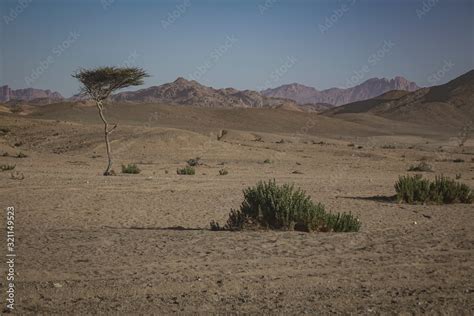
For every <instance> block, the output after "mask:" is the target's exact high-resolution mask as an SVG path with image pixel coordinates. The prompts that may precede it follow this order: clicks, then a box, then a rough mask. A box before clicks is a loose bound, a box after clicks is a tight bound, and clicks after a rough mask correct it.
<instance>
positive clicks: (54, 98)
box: [0, 86, 64, 104]
mask: <svg viewBox="0 0 474 316" xmlns="http://www.w3.org/2000/svg"><path fill="white" fill-rule="evenodd" d="M35 99H42V101H38V103H42V104H50V103H54V102H59V101H61V100H63V99H64V97H63V96H62V95H61V94H60V93H59V92H53V91H51V90H42V89H33V88H26V89H17V90H13V89H11V88H10V87H9V86H2V87H0V102H4V103H6V102H10V101H26V102H29V101H32V100H35Z"/></svg>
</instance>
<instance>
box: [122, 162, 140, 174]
mask: <svg viewBox="0 0 474 316" xmlns="http://www.w3.org/2000/svg"><path fill="white" fill-rule="evenodd" d="M140 172H141V170H140V168H138V166H137V165H136V164H134V163H131V164H128V165H122V173H130V174H139V173H140Z"/></svg>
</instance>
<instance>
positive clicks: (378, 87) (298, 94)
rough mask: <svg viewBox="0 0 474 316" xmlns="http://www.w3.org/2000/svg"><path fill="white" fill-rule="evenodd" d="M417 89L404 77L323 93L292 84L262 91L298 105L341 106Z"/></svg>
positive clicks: (375, 79) (383, 79) (324, 91)
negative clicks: (385, 94) (399, 91)
mask: <svg viewBox="0 0 474 316" xmlns="http://www.w3.org/2000/svg"><path fill="white" fill-rule="evenodd" d="M417 89H419V87H418V86H417V85H416V83H414V82H411V81H408V80H407V79H405V78H403V77H395V78H394V79H386V78H381V79H379V78H372V79H369V80H367V81H365V82H363V83H361V84H359V85H357V86H355V87H352V88H347V89H340V88H331V89H327V90H322V91H319V90H316V89H315V88H313V87H308V86H304V85H301V84H298V83H292V84H288V85H283V86H280V87H277V88H274V89H266V90H264V91H262V94H263V95H265V96H268V97H278V98H286V99H291V100H294V101H296V102H297V103H298V104H321V103H326V104H333V105H335V106H339V105H343V104H347V103H351V102H355V101H361V100H367V99H371V98H373V97H376V96H378V95H381V94H383V93H385V92H387V91H391V90H404V91H415V90H417Z"/></svg>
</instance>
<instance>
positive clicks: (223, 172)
mask: <svg viewBox="0 0 474 316" xmlns="http://www.w3.org/2000/svg"><path fill="white" fill-rule="evenodd" d="M227 174H229V171H227V170H226V169H221V170H219V175H220V176H225V175H227Z"/></svg>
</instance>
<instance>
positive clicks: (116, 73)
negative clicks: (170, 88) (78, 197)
mask: <svg viewBox="0 0 474 316" xmlns="http://www.w3.org/2000/svg"><path fill="white" fill-rule="evenodd" d="M72 76H73V77H74V78H76V79H77V80H79V81H80V82H81V83H82V87H81V92H82V93H83V94H86V95H89V96H90V97H91V98H92V99H93V100H94V101H95V103H96V105H97V109H98V110H99V115H100V118H101V120H102V122H104V135H105V144H106V147H107V159H108V164H107V169H105V171H104V176H108V175H110V174H111V173H110V169H111V168H112V155H111V150H110V142H109V135H110V134H111V133H112V132H113V131H114V130H115V129H116V128H117V124H114V126H113V127H112V128H109V123H108V122H107V120H106V119H105V116H104V102H105V100H106V99H107V98H108V97H109V96H110V95H111V94H112V92H114V91H116V90H119V89H122V88H126V87H130V86H139V85H141V84H143V79H144V78H146V77H149V75H148V74H147V73H146V72H145V71H144V70H143V69H141V68H118V67H98V68H93V69H80V70H78V71H77V72H76V73H74V74H73V75H72Z"/></svg>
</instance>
